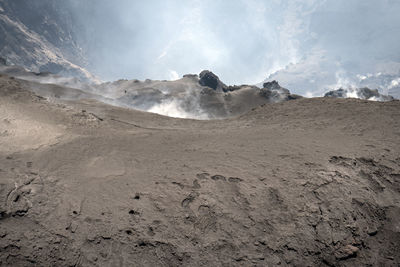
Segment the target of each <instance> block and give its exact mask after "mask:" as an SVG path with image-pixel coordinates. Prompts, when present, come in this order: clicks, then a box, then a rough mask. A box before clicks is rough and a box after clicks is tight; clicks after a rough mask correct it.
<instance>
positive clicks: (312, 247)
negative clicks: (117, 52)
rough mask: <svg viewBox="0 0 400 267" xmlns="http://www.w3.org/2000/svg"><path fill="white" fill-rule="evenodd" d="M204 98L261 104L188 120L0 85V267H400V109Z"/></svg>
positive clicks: (78, 95) (40, 88)
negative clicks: (211, 117) (208, 118)
mask: <svg viewBox="0 0 400 267" xmlns="http://www.w3.org/2000/svg"><path fill="white" fill-rule="evenodd" d="M203 74H204V73H203ZM200 76H201V75H200ZM32 77H33V76H32ZM211 78H212V77H211ZM198 79H201V77H196V76H188V77H185V78H183V79H182V80H180V81H177V82H175V83H171V82H169V83H168V82H164V83H162V82H154V81H147V82H146V81H145V82H137V83H138V84H140V85H143V84H146V83H148V84H151V85H152V86H151V88H153V89H154V88H156V89H157V90H159V91H161V92H162V93H163V91H162V90H163V88H162V86H163V85H166V84H167V85H176V87H177V88H178V89H179V86H181V83H185V84H188V83H189V81H192V80H195V82H193V83H192V82H190V83H191V84H199V81H198ZM119 83H122V84H130V86H131V85H132V86H134V84H135V83H136V82H135V81H120V82H119ZM213 84H214V85H215V83H213ZM114 85H115V83H113V84H109V85H108V86H109V87H112V86H114ZM103 86H104V85H103ZM157 86H159V87H157ZM199 86H200V87H201V88H200V89H201V90H199V91H196V92H203V90H204V91H205V92H210V93H212V94H210V95H213V94H214V95H218V96H219V97H223V98H222V99H224V101H225V102H222V104H221V102H217V103H216V104H215V107H219V108H220V109H218V108H216V109H214V110H217V111H221V110H222V111H224V112H225V111H227V110H230V109H229V108H228V109H226V108H224V109H222V108H221V107H226V103H235V102H234V101H233V100H231V102H229V100H227V99H225V97H226V96H227V98H228V99H229V98H231V99H232V98H233V99H236V97H237V96H235V94H241V92H248V91H249V92H253V94H254V92H256V93H257V94H256V95H257V97H253V98H252V97H249V98H246V99H256V100H254V101H260V102H261V100H260V99H262V100H263V101H265V103H264V102H263V103H260V102H257V103H255V104H254V105H253V106H251V105H250V104H249V105H248V106H246V108H245V109H243V110H239V107H240V105H237V106H236V107H238V111H237V113H235V114H228V115H229V116H228V117H229V118H226V119H219V120H192V119H178V118H171V117H165V116H160V115H157V114H152V113H148V112H142V111H137V110H133V109H131V108H126V107H121V106H120V107H118V106H115V105H109V104H106V103H107V101H109V100H110V99H111V100H113V101H115V99H119V100H120V101H121V102H123V100H124V101H125V100H127V101H128V100H129V99H135V96H134V95H132V94H131V92H128V90H127V92H126V93H125V89H121V91H118V93H119V94H120V95H118V97H117V96H116V95H107V94H103V95H101V97H99V95H95V94H94V93H93V92H91V91H90V90H89V89H90V88H89V89H88V88H86V89H85V90H83V88H80V89H79V88H75V89H72V88H69V87H67V86H66V85H60V84H59V85H54V84H53V85H51V84H40V83H37V82H36V81H34V80H32V79H31V80H30V81H27V80H26V79H25V80H21V79H18V78H14V77H10V76H8V75H1V76H0V265H2V266H206V265H208V266H398V265H399V264H400V224H399V222H400V221H399V214H400V155H399V151H400V120H399V118H400V103H399V101H397V100H394V101H388V102H377V101H366V100H360V99H341V98H329V97H327V98H312V99H307V98H298V99H292V100H290V101H269V100H270V99H271V98H268V97H267V98H266V97H265V95H263V94H261V96H260V95H259V92H263V91H264V92H265V94H266V95H267V96H268V95H270V93H271V94H272V93H273V91H274V89H271V88H272V87H275V86H277V85H276V84H275V83H272V84H271V83H269V84H267V85H266V86H270V87H271V88H270V90H263V89H260V88H258V89H256V88H254V89H253V91H251V90H250V89H246V88H241V89H239V90H230V89H229V87H226V88H225V87H224V85H223V84H222V85H221V84H217V86H216V90H214V88H212V84H208V85H207V86H206V87H204V86H203V85H201V84H200V85H199ZM210 86H211V87H210ZM71 87H72V86H71ZM203 87H204V88H203ZM119 88H123V87H119ZM207 88H209V89H207ZM178 89H177V91H179V90H178ZM231 89H235V88H233V87H231ZM264 89H265V88H264ZM140 90H145V89H143V88H142V89H140ZM146 90H147V89H146ZM242 90H243V91H242ZM148 91H149V92H148V95H151V96H152V95H153V94H155V95H156V96H157V95H158V94H159V92H157V91H155V89H154V90H153V91H152V90H150V89H148ZM282 92H283V95H286V96H287V97H288V98H289V97H290V96H291V94H290V93H288V92H287V94H286V93H285V92H286V91H284V90H282ZM163 94H166V95H167V93H163ZM243 94H245V93H243ZM200 95H201V94H200ZM281 95H282V94H279V96H281ZM67 96H68V97H67ZM250 96H252V94H250ZM205 97H210V96H209V95H207V94H206V96H205ZM246 97H248V96H246ZM262 97H264V98H262ZM290 98H291V97H290ZM295 98H296V97H295ZM152 99H153V98H152ZM212 99H217V100H220V99H221V98H218V97H216V98H212ZM238 99H239V98H238ZM265 99H267V100H268V101H266V100H265ZM101 101H103V102H104V103H102V102H101ZM129 101H131V100H129ZM129 101H128V103H131V102H129ZM206 103H212V104H214V102H212V101H210V102H206ZM210 105H211V104H210ZM224 105H225V106H224ZM211 106H212V105H211ZM232 106H235V105H233V104H232ZM250 106H251V107H250ZM208 110H213V109H211V108H210V109H208ZM215 114H222V113H217V112H216V113H215ZM222 115H224V116H225V115H226V114H222ZM231 115H232V116H231Z"/></svg>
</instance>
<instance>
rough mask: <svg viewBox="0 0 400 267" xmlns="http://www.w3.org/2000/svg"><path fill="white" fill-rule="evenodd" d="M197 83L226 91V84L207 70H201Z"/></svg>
mask: <svg viewBox="0 0 400 267" xmlns="http://www.w3.org/2000/svg"><path fill="white" fill-rule="evenodd" d="M199 78H200V80H199V84H200V85H202V86H207V87H210V88H212V89H214V90H216V91H224V92H226V91H228V86H226V84H224V83H223V82H221V81H220V79H219V78H218V76H217V75H215V74H214V73H212V72H211V71H208V70H203V71H202V72H201V73H200V75H199Z"/></svg>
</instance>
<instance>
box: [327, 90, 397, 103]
mask: <svg viewBox="0 0 400 267" xmlns="http://www.w3.org/2000/svg"><path fill="white" fill-rule="evenodd" d="M324 97H331V98H347V97H356V98H360V99H365V100H378V101H392V100H394V98H393V97H392V96H390V95H383V94H381V93H379V91H378V90H377V89H369V88H367V87H364V88H357V89H343V88H340V89H337V90H333V91H329V92H327V93H326V94H325V96H324Z"/></svg>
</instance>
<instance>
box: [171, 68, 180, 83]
mask: <svg viewBox="0 0 400 267" xmlns="http://www.w3.org/2000/svg"><path fill="white" fill-rule="evenodd" d="M179 78H180V76H179V74H178V73H177V72H176V71H174V70H169V80H171V81H175V80H179Z"/></svg>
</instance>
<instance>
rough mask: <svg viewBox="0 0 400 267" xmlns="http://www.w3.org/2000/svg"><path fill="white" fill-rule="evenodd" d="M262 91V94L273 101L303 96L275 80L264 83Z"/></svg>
mask: <svg viewBox="0 0 400 267" xmlns="http://www.w3.org/2000/svg"><path fill="white" fill-rule="evenodd" d="M260 93H261V95H262V96H264V97H266V98H268V99H271V100H272V101H273V102H279V101H287V100H294V99H300V98H302V96H299V95H295V94H291V93H290V91H289V90H288V89H286V88H283V87H281V86H280V85H279V83H278V82H277V81H275V80H274V81H271V82H266V83H264V84H263V88H262V89H261V92H260Z"/></svg>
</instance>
